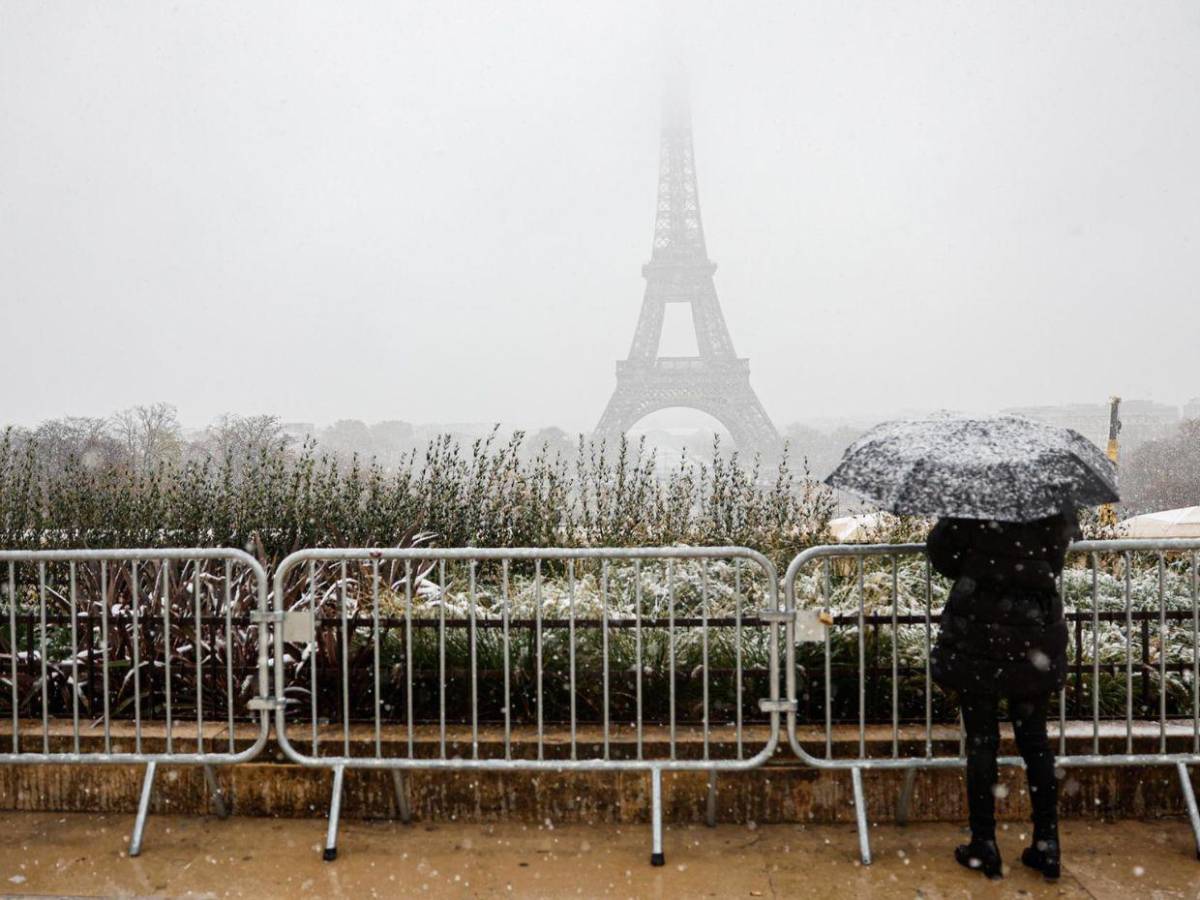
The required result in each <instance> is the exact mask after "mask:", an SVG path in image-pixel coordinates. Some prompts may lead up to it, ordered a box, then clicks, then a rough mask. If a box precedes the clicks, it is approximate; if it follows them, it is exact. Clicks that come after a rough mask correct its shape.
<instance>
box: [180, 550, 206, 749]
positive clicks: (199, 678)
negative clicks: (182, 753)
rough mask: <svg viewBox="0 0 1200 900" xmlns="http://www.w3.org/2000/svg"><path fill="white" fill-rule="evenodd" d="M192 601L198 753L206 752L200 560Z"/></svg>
mask: <svg viewBox="0 0 1200 900" xmlns="http://www.w3.org/2000/svg"><path fill="white" fill-rule="evenodd" d="M192 567H193V568H192V595H193V596H192V601H193V604H194V606H195V608H196V751H197V752H198V753H203V752H204V613H203V610H202V609H201V603H200V560H198V559H195V560H192ZM180 627H182V626H180Z"/></svg>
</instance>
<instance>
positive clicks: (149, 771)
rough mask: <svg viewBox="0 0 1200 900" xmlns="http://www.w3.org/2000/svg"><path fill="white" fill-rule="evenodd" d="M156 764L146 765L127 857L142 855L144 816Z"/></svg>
mask: <svg viewBox="0 0 1200 900" xmlns="http://www.w3.org/2000/svg"><path fill="white" fill-rule="evenodd" d="M157 770H158V763H156V762H149V763H146V775H145V777H144V778H143V779H142V796H141V799H140V800H138V809H137V818H136V819H135V820H134V822H133V837H132V838H130V841H129V855H130V856H140V855H141V853H142V837H143V836H144V835H145V833H146V816H147V815H149V813H150V794H151V793H152V791H153V790H154V773H155V772H156V771H157Z"/></svg>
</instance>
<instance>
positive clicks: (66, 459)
mask: <svg viewBox="0 0 1200 900" xmlns="http://www.w3.org/2000/svg"><path fill="white" fill-rule="evenodd" d="M33 440H34V442H35V443H36V444H37V452H38V457H39V458H40V459H41V461H42V463H43V465H45V466H46V470H47V472H48V474H51V475H61V474H62V473H63V472H64V471H65V470H66V469H67V468H68V467H69V466H70V465H72V464H78V465H82V466H84V467H85V468H88V469H98V468H109V467H112V466H116V465H120V464H122V463H127V462H128V461H129V460H128V457H127V455H126V453H125V449H124V447H123V446H122V444H121V442H120V441H118V440H117V438H116V437H114V436H113V434H112V432H111V430H110V428H109V423H108V421H107V420H105V419H100V418H88V417H83V416H68V417H66V418H62V419H49V420H47V421H45V422H43V423H42V424H41V425H39V426H38V427H37V429H36V430H35V431H34V432H33Z"/></svg>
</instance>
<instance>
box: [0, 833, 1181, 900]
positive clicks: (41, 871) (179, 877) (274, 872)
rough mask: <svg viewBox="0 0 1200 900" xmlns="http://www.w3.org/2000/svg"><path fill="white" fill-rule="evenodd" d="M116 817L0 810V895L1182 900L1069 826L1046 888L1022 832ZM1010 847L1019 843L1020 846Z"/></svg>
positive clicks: (1093, 836)
mask: <svg viewBox="0 0 1200 900" xmlns="http://www.w3.org/2000/svg"><path fill="white" fill-rule="evenodd" d="M131 826H132V819H131V817H129V816H113V815H90V814H81V813H69V814H51V813H10V814H8V815H6V816H5V819H4V840H3V842H2V844H0V892H2V893H4V894H6V895H9V896H27V895H54V896H76V897H99V896H128V897H168V896H170V897H185V896H186V897H226V896H228V897H289V898H295V897H299V896H306V897H354V898H365V897H410V896H411V897H636V898H642V897H839V898H850V897H872V898H874V897H879V898H893V897H895V898H927V900H939V898H952V897H953V898H967V897H986V898H991V897H996V898H1001V897H1003V898H1008V897H1021V898H1027V897H1056V898H1057V897H1063V898H1087V897H1096V898H1118V897H1120V898H1124V897H1155V898H1157V897H1163V898H1166V897H1200V862H1198V861H1197V860H1196V854H1195V848H1194V845H1193V842H1192V835H1191V831H1190V829H1189V828H1188V826H1187V824H1186V822H1184V821H1180V820H1173V819H1164V820H1156V821H1121V822H1116V823H1112V824H1098V823H1086V822H1070V823H1068V824H1067V826H1066V828H1065V829H1064V834H1063V839H1064V845H1065V848H1066V858H1065V864H1066V866H1065V867H1066V873H1065V874H1064V877H1063V878H1062V879H1061V881H1059V882H1058V883H1057V884H1048V883H1046V882H1044V881H1043V880H1042V879H1041V878H1040V876H1037V875H1036V874H1035V873H1033V872H1030V871H1028V870H1026V869H1024V868H1023V867H1021V866H1020V864H1019V861H1018V856H1019V850H1020V847H1021V846H1022V843H1023V841H1022V831H1023V827H1022V826H1016V825H1009V826H1008V827H1007V828H1006V829H1004V830H1003V831H1002V832H1001V836H1000V844H1001V850H1002V852H1003V853H1004V855H1005V858H1006V861H1008V862H1010V863H1014V862H1015V863H1017V865H1016V866H1015V867H1013V868H1012V869H1011V870H1010V871H1009V872H1008V874H1007V876H1006V877H1005V878H1004V879H1003V880H1001V881H997V882H988V881H986V880H985V879H983V878H982V877H981V876H979V875H977V874H974V873H971V872H968V871H966V870H964V869H961V868H960V867H958V866H957V865H956V864H955V863H954V862H953V861H952V860H951V858H950V852H951V849H952V848H953V846H954V845H955V844H956V843H958V842H959V841H960V840H961V839H962V835H961V832H960V830H959V829H958V828H956V827H955V826H953V825H946V824H919V825H911V826H908V827H906V828H898V827H895V826H891V825H881V826H879V827H876V828H874V829H872V839H873V849H874V851H875V863H874V864H873V865H871V866H869V867H864V866H862V865H861V864H859V862H858V860H857V838H856V836H855V833H854V830H853V829H852V828H850V827H848V826H844V825H822V826H800V825H794V826H793V825H773V826H762V827H757V828H753V827H747V826H732V825H729V826H719V827H717V828H715V829H708V828H704V827H703V826H679V827H675V828H669V829H668V831H667V833H666V850H667V865H666V866H665V867H663V868H652V867H651V866H650V865H649V863H648V838H649V834H648V829H647V828H646V827H644V826H634V827H627V826H614V825H596V826H585V825H569V826H562V827H554V826H553V825H552V824H549V823H548V824H544V825H542V826H540V827H539V826H530V825H520V824H498V825H480V824H470V825H460V824H453V823H446V824H422V825H414V826H403V825H399V824H397V823H393V822H364V821H347V822H344V823H343V825H342V829H341V837H340V840H339V848H340V856H339V858H338V860H337V861H336V862H333V863H326V862H323V861H322V860H321V854H320V848H321V843H322V839H323V836H324V825H323V823H322V822H321V821H320V820H316V819H306V820H305V819H262V818H237V817H234V818H231V819H228V820H226V821H219V820H217V819H214V818H202V817H181V816H179V817H176V816H156V817H153V818H152V819H151V821H150V824H149V827H148V829H147V834H146V847H145V849H144V851H143V854H142V856H140V857H139V858H137V859H131V858H129V857H128V855H127V853H126V852H125V848H127V847H128V840H129V832H130V828H131ZM1026 837H1027V836H1026Z"/></svg>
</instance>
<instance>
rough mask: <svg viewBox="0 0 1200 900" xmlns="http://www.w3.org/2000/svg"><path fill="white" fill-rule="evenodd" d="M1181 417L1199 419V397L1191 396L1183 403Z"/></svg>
mask: <svg viewBox="0 0 1200 900" xmlns="http://www.w3.org/2000/svg"><path fill="white" fill-rule="evenodd" d="M1183 417H1184V418H1185V419H1200V397H1193V398H1192V399H1191V400H1189V401H1188V402H1187V403H1185V404H1183Z"/></svg>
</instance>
